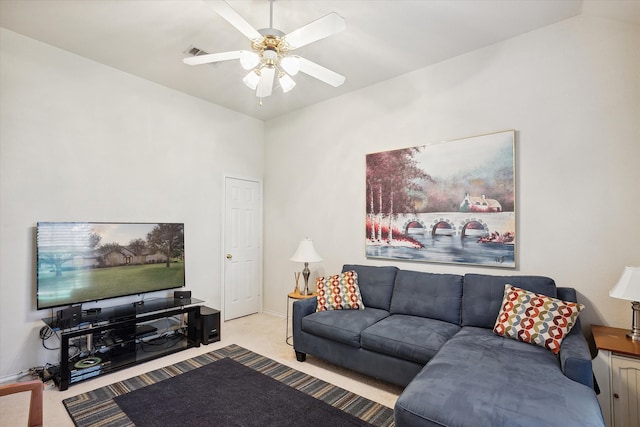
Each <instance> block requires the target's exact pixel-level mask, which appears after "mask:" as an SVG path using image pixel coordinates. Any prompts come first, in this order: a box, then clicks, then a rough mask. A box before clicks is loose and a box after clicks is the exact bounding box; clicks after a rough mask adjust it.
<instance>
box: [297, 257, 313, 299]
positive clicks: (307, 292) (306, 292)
mask: <svg viewBox="0 0 640 427" xmlns="http://www.w3.org/2000/svg"><path fill="white" fill-rule="evenodd" d="M310 274H311V270H309V263H308V262H305V263H304V270H302V277H304V289H303V290H301V291H300V294H301V295H311V291H310V290H309V275H310Z"/></svg>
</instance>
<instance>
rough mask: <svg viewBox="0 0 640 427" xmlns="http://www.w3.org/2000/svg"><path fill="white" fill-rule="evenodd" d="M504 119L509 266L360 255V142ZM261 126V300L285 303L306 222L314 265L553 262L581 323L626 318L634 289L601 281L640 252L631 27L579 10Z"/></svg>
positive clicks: (413, 142)
mask: <svg viewBox="0 0 640 427" xmlns="http://www.w3.org/2000/svg"><path fill="white" fill-rule="evenodd" d="M425 43H437V40H425ZM354 60H357V58H355V59H354ZM328 90H330V89H328ZM512 128H513V129H516V130H517V131H518V133H517V142H516V151H517V154H516V157H517V159H516V162H517V163H516V169H517V210H518V218H519V229H518V253H517V259H518V268H517V270H515V271H514V270H507V269H493V268H480V267H464V266H455V265H446V264H427V263H409V262H401V261H381V260H375V259H366V258H365V255H364V219H365V215H364V213H365V179H364V178H365V164H364V160H365V154H367V153H372V152H377V151H384V150H390V149H394V148H401V147H411V146H418V145H423V144H429V143H434V142H438V141H442V140H451V139H456V138H461V137H466V136H472V135H478V134H482V133H487V132H492V131H498V130H504V129H512ZM265 130H266V153H265V165H266V170H265V203H266V204H265V223H266V224H268V226H267V227H265V301H264V308H265V310H267V311H273V312H278V313H284V312H285V301H286V296H285V295H286V293H288V292H290V291H291V290H292V289H293V286H294V281H293V271H295V270H300V269H301V268H302V266H300V265H298V264H295V263H292V262H290V261H288V259H289V257H290V256H291V255H292V253H293V252H294V250H295V248H296V245H297V242H298V240H299V239H301V238H303V237H305V236H308V237H309V238H312V239H314V242H315V246H316V249H317V250H318V252H319V253H320V254H321V255H322V256H323V257H324V258H325V261H324V262H321V263H318V264H312V265H311V267H312V279H314V278H315V277H316V276H317V275H318V274H320V275H322V274H334V273H337V272H339V271H340V268H341V266H342V264H344V263H364V264H372V265H398V266H399V267H400V268H404V269H412V270H421V271H431V272H446V273H459V274H463V273H465V272H479V273H484V274H520V273H522V274H540V275H547V276H550V277H552V278H554V279H555V280H556V282H557V284H558V285H559V286H573V287H575V288H576V289H577V290H578V292H579V299H580V300H581V301H582V302H583V303H585V304H586V305H587V306H588V308H587V310H586V312H584V314H583V316H582V318H583V322H584V324H585V327H588V325H589V324H590V323H605V324H611V325H614V326H619V327H625V328H627V327H630V313H631V307H630V303H628V302H625V301H619V300H614V299H613V298H610V297H609V296H608V291H609V289H610V288H611V287H612V286H613V285H614V283H615V281H616V280H617V279H618V277H619V275H620V274H621V273H622V270H623V267H624V266H625V265H635V266H638V265H640V247H639V244H640V221H639V220H638V219H639V218H640V197H639V196H640V189H639V187H638V183H639V182H640V169H639V168H638V160H639V159H640V28H639V27H637V26H632V25H628V24H622V23H618V22H615V21H610V20H604V19H598V18H588V17H577V18H573V19H570V20H567V21H563V22H560V23H558V24H555V25H552V26H549V27H545V28H543V29H540V30H537V31H533V32H531V33H528V34H525V35H523V36H520V37H517V38H514V39H511V40H508V41H506V42H502V43H499V44H496V45H493V46H490V47H487V48H484V49H481V50H478V51H475V52H472V53H469V54H466V55H463V56H459V57H456V58H453V59H451V60H448V61H445V62H442V63H439V64H437V65H434V66H431V67H427V68H424V69H421V70H418V71H416V72H412V73H410V74H407V75H404V76H401V77H398V78H396V79H392V80H388V81H386V82H383V83H380V84H377V85H375V86H371V87H368V88H365V89H363V90H360V91H358V92H355V93H351V94H347V95H345V96H342V97H340V98H337V99H332V100H329V101H327V102H324V103H322V104H318V105H315V106H312V107H310V108H307V109H304V110H300V111H297V112H294V113H291V114H289V115H287V116H284V117H280V118H277V119H274V120H271V121H269V122H267V124H266V128H265Z"/></svg>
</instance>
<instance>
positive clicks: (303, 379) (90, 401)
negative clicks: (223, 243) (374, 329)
mask: <svg viewBox="0 0 640 427" xmlns="http://www.w3.org/2000/svg"><path fill="white" fill-rule="evenodd" d="M225 357H229V358H230V359H233V360H235V361H236V362H239V363H241V364H243V365H245V366H247V367H249V368H252V369H254V370H256V371H258V372H260V373H262V374H264V375H267V376H269V377H271V378H273V379H275V380H277V381H280V382H282V383H284V384H287V385H289V386H291V387H293V388H295V389H297V390H299V391H301V392H303V393H306V394H308V395H310V396H312V397H314V398H316V399H318V400H321V401H323V402H325V403H328V404H329V405H331V406H333V407H335V408H338V409H340V410H342V411H344V412H347V413H349V414H351V415H354V416H356V417H358V418H360V419H362V420H364V421H366V422H368V423H369V424H371V425H373V426H393V410H392V409H391V408H388V407H386V406H383V405H381V404H379V403H376V402H372V401H371V400H368V399H365V398H364V397H361V396H358V395H357V394H354V393H351V392H349V391H346V390H344V389H341V388H339V387H336V386H334V385H331V384H329V383H327V382H325V381H322V380H320V379H318V378H315V377H312V376H310V375H307V374H305V373H302V372H300V371H297V370H295V369H293V368H289V367H288V366H285V365H282V364H280V363H278V362H276V361H274V360H271V359H269V358H267V357H264V356H261V355H259V354H256V353H254V352H252V351H250V350H247V349H245V348H242V347H240V346H238V345H235V344H232V345H230V346H227V347H224V348H221V349H219V350H215V351H212V352H209V353H206V354H203V355H200V356H197V357H194V358H191V359H188V360H185V361H182V362H179V363H176V364H174V365H170V366H166V367H164V368H160V369H156V370H154V371H151V372H148V373H145V374H142V375H138V376H137V377H133V378H129V379H127V380H124V381H120V382H117V383H115V384H111V385H108V386H105V387H101V388H99V389H96V390H92V391H89V392H87V393H82V394H79V395H77V396H74V397H70V398H68V399H65V400H63V402H62V403H63V404H64V405H65V407H66V409H67V412H68V413H69V415H70V416H71V418H72V420H73V422H74V423H75V425H76V426H78V427H106V426H109V427H121V426H122V427H125V426H127V427H130V426H134V424H133V423H132V422H131V420H129V418H128V417H127V415H126V414H125V413H124V412H123V411H122V410H121V409H120V407H119V406H118V405H117V404H116V403H115V402H114V400H113V399H114V397H116V396H120V395H122V394H125V393H129V392H130V391H133V390H138V389H140V388H143V387H146V386H148V385H150V384H155V383H157V382H159V381H162V380H165V379H168V378H172V377H175V376H177V375H180V374H182V373H184V372H188V371H191V370H193V369H197V368H199V367H201V366H204V365H206V364H209V363H211V362H215V361H216V360H220V359H223V358H225Z"/></svg>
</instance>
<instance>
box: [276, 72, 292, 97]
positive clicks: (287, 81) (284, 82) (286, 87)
mask: <svg viewBox="0 0 640 427" xmlns="http://www.w3.org/2000/svg"><path fill="white" fill-rule="evenodd" d="M278 81H279V82H280V87H281V88H282V91H283V92H284V93H287V92H289V91H290V90H291V89H293V88H294V87H295V86H296V82H294V81H293V79H292V78H291V77H289V76H288V75H286V74H282V75H281V76H280V77H279V78H278Z"/></svg>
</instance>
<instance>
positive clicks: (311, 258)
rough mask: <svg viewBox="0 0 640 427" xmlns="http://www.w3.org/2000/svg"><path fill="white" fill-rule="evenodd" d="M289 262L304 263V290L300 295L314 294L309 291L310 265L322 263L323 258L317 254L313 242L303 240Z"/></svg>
mask: <svg viewBox="0 0 640 427" xmlns="http://www.w3.org/2000/svg"><path fill="white" fill-rule="evenodd" d="M289 261H293V262H304V270H302V276H303V277H304V290H303V291H302V292H300V293H301V294H302V295H311V293H312V292H311V291H309V274H310V273H311V271H309V263H310V262H320V261H322V257H321V256H320V255H318V252H316V249H315V248H314V247H313V240H311V239H304V240H301V241H300V244H299V245H298V249H296V252H295V253H294V254H293V256H291V258H289Z"/></svg>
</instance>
